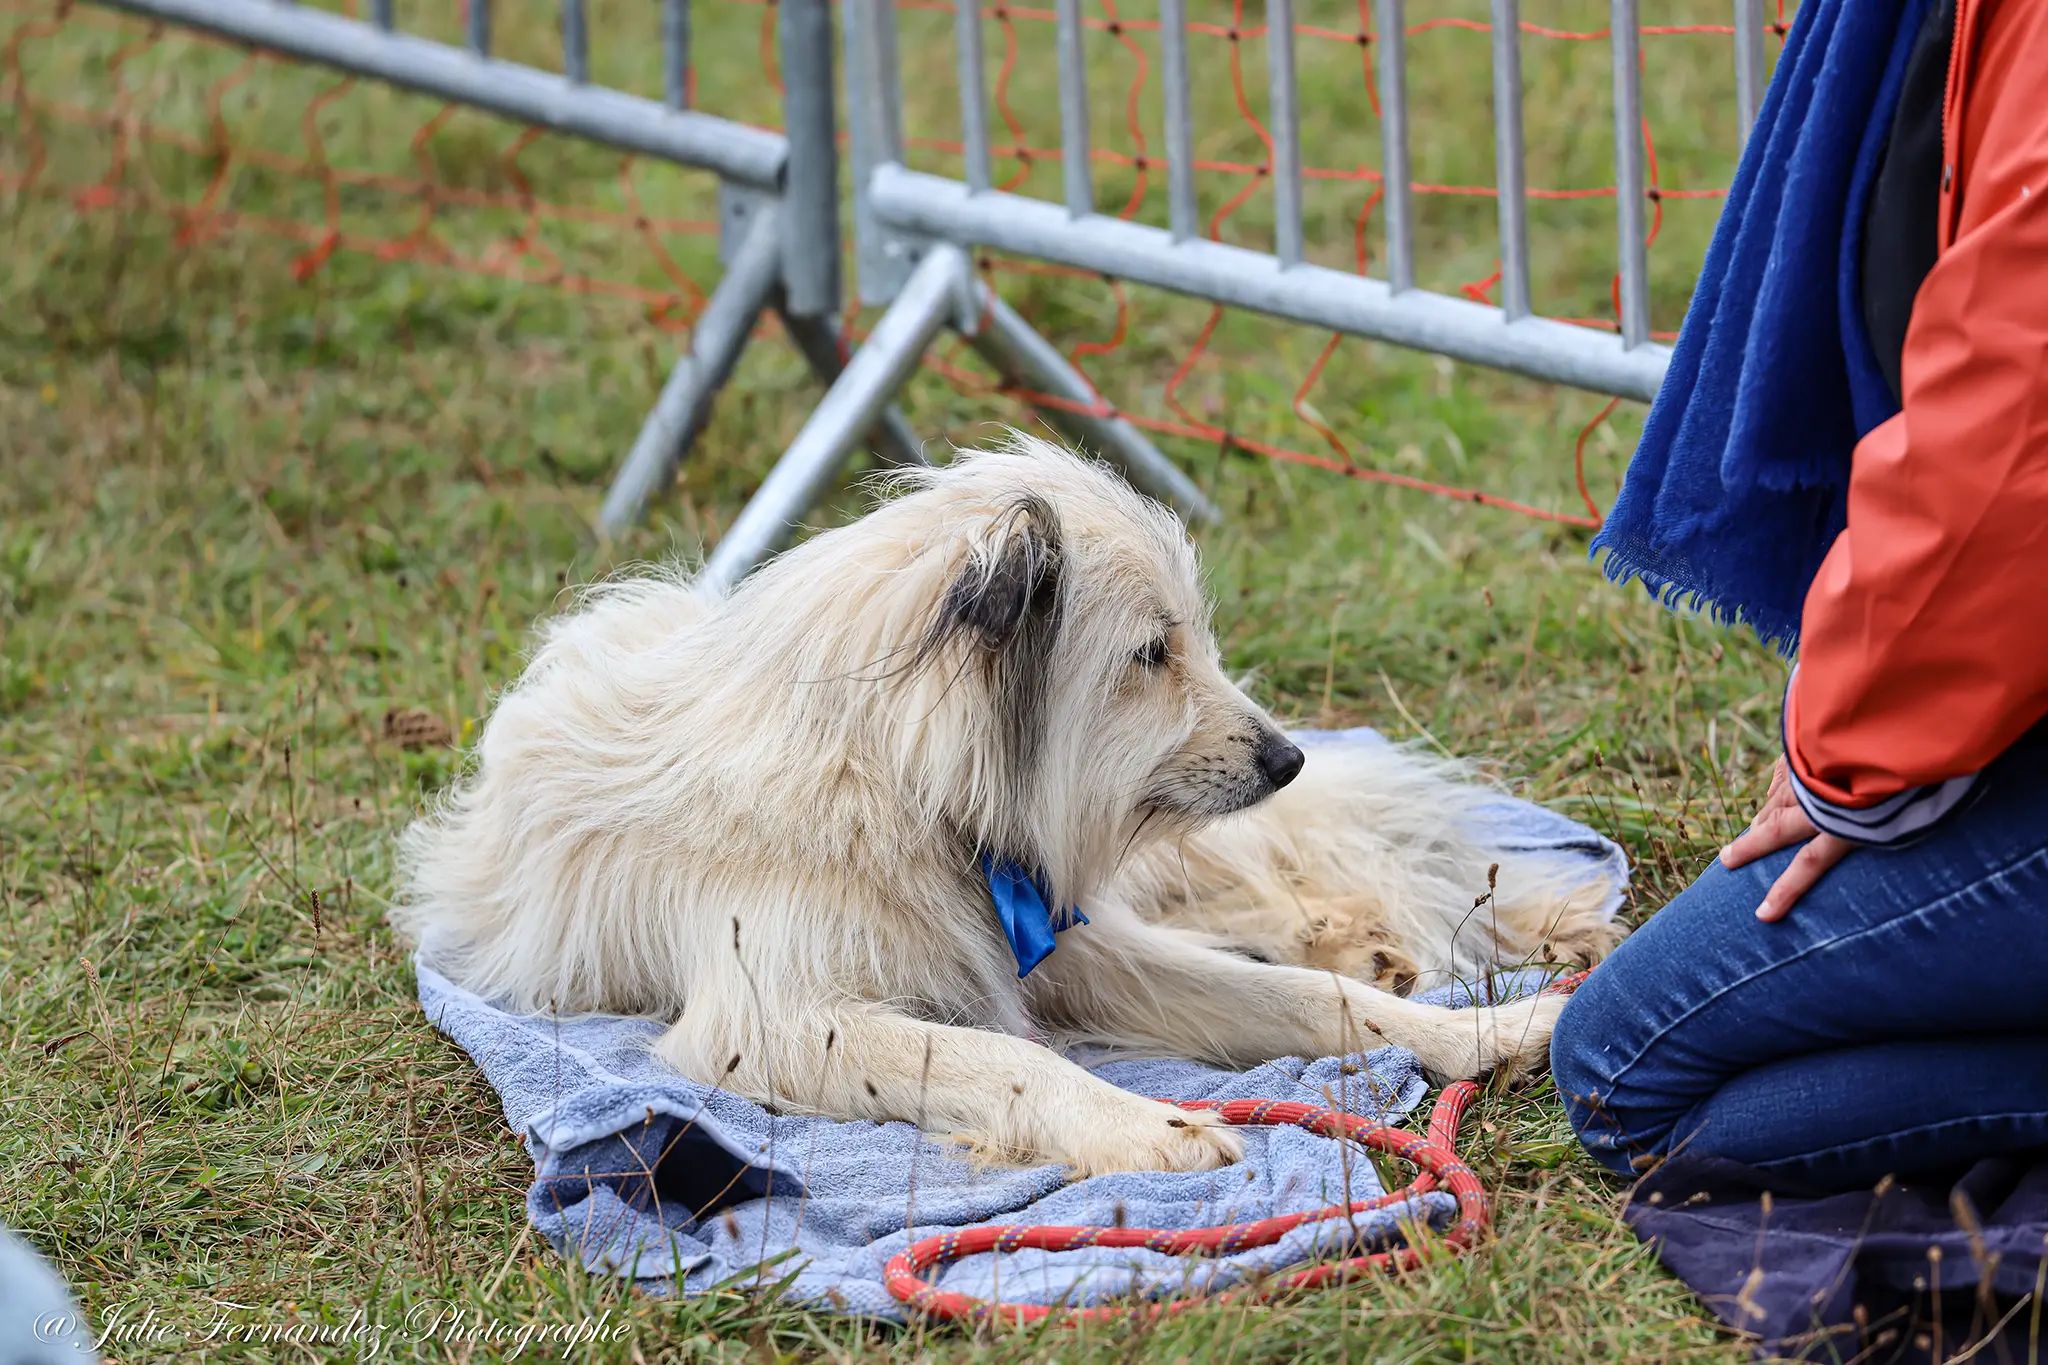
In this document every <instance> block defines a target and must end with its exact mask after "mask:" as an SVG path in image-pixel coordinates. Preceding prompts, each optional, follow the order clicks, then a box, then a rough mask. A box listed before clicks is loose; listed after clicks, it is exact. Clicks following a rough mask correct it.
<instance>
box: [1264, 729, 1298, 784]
mask: <svg viewBox="0 0 2048 1365" xmlns="http://www.w3.org/2000/svg"><path fill="white" fill-rule="evenodd" d="M1307 761H1308V757H1307V755H1305V754H1303V753H1302V752H1301V750H1299V749H1297V748H1295V747H1294V746H1293V745H1292V744H1289V743H1288V742H1287V740H1286V739H1285V737H1283V736H1281V735H1268V736H1266V738H1265V739H1263V740H1261V741H1260V742H1259V771H1260V772H1262V773H1264V774H1265V775H1266V780H1267V781H1268V782H1270V783H1272V784H1273V790H1274V791H1279V790H1280V789H1281V788H1282V787H1284V786H1286V785H1287V784H1288V783H1289V782H1292V781H1293V780H1294V779H1295V778H1297V777H1299V776H1300V775H1301V765H1302V764H1304V763H1306V762H1307Z"/></svg>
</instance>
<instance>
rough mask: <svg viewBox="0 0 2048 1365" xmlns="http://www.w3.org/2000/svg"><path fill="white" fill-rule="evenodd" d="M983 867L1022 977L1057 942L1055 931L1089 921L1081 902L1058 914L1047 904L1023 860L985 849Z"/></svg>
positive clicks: (1019, 975) (1029, 972)
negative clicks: (1082, 909) (997, 854)
mask: <svg viewBox="0 0 2048 1365" xmlns="http://www.w3.org/2000/svg"><path fill="white" fill-rule="evenodd" d="M981 870H982V874H983V875H984V876H986V877H987V878H988V893H989V895H990V896H992V897H993V898H994V899H995V903H996V918H997V919H1000V920H1001V921H1002V922H1003V936H1004V937H1006V938H1008V939H1009V940H1010V951H1011V952H1012V953H1015V954H1016V956H1017V977H1018V979H1019V980H1022V979H1023V978H1025V977H1027V976H1029V975H1031V969H1032V968H1033V967H1036V966H1037V965H1038V964H1039V963H1041V962H1043V961H1045V959H1046V957H1047V956H1048V955H1050V954H1051V952H1052V950H1053V949H1054V948H1055V947H1057V946H1058V945H1057V943H1055V941H1054V939H1053V935H1055V934H1057V933H1059V932H1060V931H1061V930H1062V929H1071V928H1073V927H1074V926H1075V925H1076V924H1086V923H1087V922H1088V917H1087V916H1086V915H1084V914H1082V913H1081V911H1080V907H1078V906H1071V905H1070V906H1068V907H1067V908H1066V909H1064V910H1062V911H1061V912H1060V913H1059V914H1058V915H1057V916H1055V915H1054V914H1053V913H1052V911H1051V910H1050V909H1048V908H1047V905H1046V902H1047V900H1048V899H1049V898H1048V896H1047V895H1046V890H1045V887H1044V886H1043V885H1042V884H1040V882H1039V880H1038V878H1037V877H1035V876H1033V875H1032V874H1031V873H1029V872H1027V871H1025V870H1024V867H1023V864H1021V863H1018V862H1016V861H1014V860H1012V859H1009V858H1002V859H998V858H997V857H996V856H995V855H994V854H992V853H984V854H982V855H981Z"/></svg>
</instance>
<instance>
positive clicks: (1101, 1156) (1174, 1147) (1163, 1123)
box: [1057, 1095, 1244, 1180]
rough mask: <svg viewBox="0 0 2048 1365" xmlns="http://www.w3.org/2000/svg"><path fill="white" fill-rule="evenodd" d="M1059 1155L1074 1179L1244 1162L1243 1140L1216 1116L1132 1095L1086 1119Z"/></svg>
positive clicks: (1186, 1169)
mask: <svg viewBox="0 0 2048 1365" xmlns="http://www.w3.org/2000/svg"><path fill="white" fill-rule="evenodd" d="M1064 1145H1065V1147H1066V1150H1065V1151H1063V1152H1060V1153H1058V1154H1057V1155H1058V1156H1059V1158H1060V1159H1061V1160H1062V1161H1065V1162H1066V1163H1067V1164H1068V1165H1070V1166H1072V1167H1073V1168H1074V1178H1075V1179H1076V1180H1083V1179H1086V1178H1087V1177H1089V1176H1091V1175H1104V1174H1106V1173H1108V1172H1110V1171H1209V1170H1214V1169H1215V1168H1216V1167H1218V1166H1228V1165H1230V1164H1232V1163H1233V1162H1237V1161H1242V1160H1243V1159H1244V1139H1243V1138H1242V1137H1240V1136H1238V1134H1237V1133H1236V1132H1235V1131H1233V1130H1232V1129H1231V1128H1230V1126H1229V1125H1228V1124H1226V1123H1224V1121H1223V1119H1222V1118H1221V1117H1220V1116H1219V1115H1217V1114H1214V1113H1210V1112H1207V1111H1204V1110H1199V1109H1178V1108H1175V1107H1174V1106H1173V1105H1170V1104H1161V1103H1160V1102H1159V1101H1157V1100H1147V1099H1140V1098H1138V1097H1137V1096H1135V1095H1134V1096H1132V1097H1131V1102H1130V1103H1129V1104H1127V1105H1119V1106H1117V1107H1116V1109H1115V1110H1113V1111H1109V1112H1103V1111H1097V1112H1096V1113H1095V1114H1093V1115H1090V1116H1086V1117H1083V1118H1081V1119H1080V1120H1079V1121H1078V1122H1077V1123H1076V1126H1075V1129H1074V1131H1073V1132H1072V1133H1071V1134H1070V1135H1069V1137H1068V1141H1067V1142H1066V1143H1065V1144H1064Z"/></svg>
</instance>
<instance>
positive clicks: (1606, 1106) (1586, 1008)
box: [1550, 966, 1649, 1175]
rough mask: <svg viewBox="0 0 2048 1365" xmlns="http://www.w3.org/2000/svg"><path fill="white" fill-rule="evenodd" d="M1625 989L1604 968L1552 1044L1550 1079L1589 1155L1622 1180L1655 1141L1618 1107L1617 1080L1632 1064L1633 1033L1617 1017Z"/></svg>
mask: <svg viewBox="0 0 2048 1365" xmlns="http://www.w3.org/2000/svg"><path fill="white" fill-rule="evenodd" d="M1620 985H1621V983H1620V981H1619V974H1618V973H1615V972H1611V971H1609V970H1608V968H1607V967H1605V966H1603V967H1602V968H1601V969H1600V970H1598V971H1595V972H1594V973H1593V974H1592V976H1590V977H1588V978H1587V979H1586V981H1585V983H1584V984H1582V985H1581V986H1580V987H1579V989H1578V990H1577V992H1575V993H1574V994H1573V996H1572V998H1571V999H1570V1000H1569V1001H1568V1002H1567V1003H1566V1004H1565V1008H1564V1013H1563V1014H1562V1015H1560V1016H1559V1018H1558V1021H1557V1028H1556V1029H1555V1031H1553V1032H1552V1034H1551V1038H1550V1077H1551V1083H1552V1084H1553V1085H1554V1086H1556V1088H1557V1093H1558V1095H1559V1097H1560V1098H1562V1099H1563V1101H1564V1107H1565V1115H1566V1117H1568V1118H1569V1119H1570V1120H1571V1125H1572V1131H1573V1132H1575V1133H1577V1134H1578V1136H1579V1142H1580V1144H1581V1145H1582V1146H1584V1147H1585V1149H1586V1151H1587V1153H1588V1154H1589V1155H1591V1156H1592V1157H1593V1158H1594V1160H1596V1161H1598V1162H1600V1164H1601V1165H1603V1166H1605V1167H1607V1168H1608V1169H1609V1170H1611V1171H1614V1172H1615V1173H1616V1174H1619V1175H1633V1174H1638V1173H1639V1171H1638V1166H1639V1165H1640V1158H1641V1155H1642V1153H1643V1152H1644V1151H1646V1150H1647V1143H1648V1140H1649V1135H1648V1134H1645V1133H1639V1132H1635V1131H1632V1127H1631V1125H1629V1124H1627V1123H1626V1122H1625V1120H1624V1115H1623V1114H1622V1113H1621V1112H1620V1111H1619V1109H1618V1107H1617V1105H1616V1103H1615V1100H1616V1089H1617V1084H1616V1081H1617V1077H1618V1075H1619V1073H1620V1072H1621V1070H1622V1069H1623V1068H1624V1067H1625V1066H1627V1065H1628V1063H1629V1061H1630V1058H1629V1057H1628V1055H1627V1049H1626V1044H1625V1043H1623V1042H1622V1041H1621V1040H1622V1039H1624V1038H1626V1037H1627V1036H1628V1032H1629V1031H1628V1030H1627V1029H1626V1028H1624V1027H1621V1024H1622V1022H1623V1021H1622V1020H1621V1019H1619V1018H1618V1017H1617V1016H1616V1013H1615V1012H1616V1011H1617V1010H1620V1009H1623V1008H1625V1007H1626V1004H1627V992H1626V991H1625V990H1622V989H1617V988H1618V987H1619V986H1620Z"/></svg>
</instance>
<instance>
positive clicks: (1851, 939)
mask: <svg viewBox="0 0 2048 1365" xmlns="http://www.w3.org/2000/svg"><path fill="white" fill-rule="evenodd" d="M2044 736H2048V726H2037V727H2036V728H2035V730H2034V732H2033V733H2031V734H2029V735H2028V736H2027V737H2026V738H2024V739H2022V740H2021V741H2020V742H2019V743H2018V744H2016V745H2014V746H2013V748H2012V749H2011V750H2009V751H2007V753H2006V754H2005V755H2003V756H2002V757H2001V758H1999V760H1998V761H1997V762H1996V763H1994V764H1993V765H1992V766H1991V767H1990V768H1989V769H1987V770H1986V772H1985V774H1984V776H1983V777H1982V778H1981V779H1980V789H1981V790H1980V792H1979V794H1977V796H1976V797H1975V800H1974V802H1973V804H1971V805H1970V806H1969V807H1968V808H1967V809H1963V810H1959V811H1957V812H1956V813H1954V814H1953V815H1951V816H1950V817H1949V818H1948V820H1947V821H1945V822H1944V823H1943V824H1941V825H1940V826H1937V827H1936V828H1935V829H1934V830H1932V831H1931V832H1930V833H1928V834H1927V835H1926V836H1925V837H1924V838H1923V839H1921V840H1920V841H1919V842H1918V843H1915V844H1912V845H1910V846H1907V847H1904V848H1895V849H1867V848H1866V849H1858V850H1856V851H1855V852H1853V853H1851V854H1850V855H1849V856H1848V857H1847V858H1846V859H1844V860H1843V861H1842V862H1841V863H1840V864H1838V865H1837V866H1836V867H1835V868H1834V869H1833V870H1832V871H1830V872H1829V873H1828V874H1827V875H1826V876H1825V877H1824V878H1823V879H1822V880H1821V882H1820V883H1819V885H1817V886H1816V887H1814V889H1813V890H1811V891H1809V892H1807V894H1806V896H1805V897H1804V898H1803V899H1802V900H1800V901H1799V903H1798V904H1797V905H1795V906H1794V907H1793V909H1792V913H1791V915H1790V916H1789V917H1788V918H1786V919H1784V920H1782V921H1780V922H1779V923H1776V924H1764V923H1762V922H1760V921H1759V920H1758V919H1757V918H1756V915H1755V911H1756V907H1757V904H1758V902H1760V901H1761V900H1762V899H1763V895H1764V892H1765V890H1766V889H1768V888H1769V886H1770V884H1771V882H1772V881H1773V880H1774V879H1775V878H1776V877H1777V875H1778V873H1779V872H1780V871H1781V870H1783V868H1784V867H1785V865H1786V864H1787V863H1788V862H1790V861H1791V859H1792V855H1793V852H1794V850H1793V849H1789V848H1788V849H1785V850H1783V851H1781V852H1779V853H1777V854H1774V855H1772V856H1771V857H1769V858H1765V859H1762V860H1760V861H1758V862H1755V863H1752V864H1750V865H1749V866H1748V867H1745V868H1743V869H1742V870H1740V871H1738V872H1730V871H1729V870H1728V869H1727V868H1725V867H1722V866H1721V865H1720V864H1719V863H1718V862H1716V863H1714V864H1713V865H1712V866H1710V867H1709V868H1708V869H1707V871H1706V872H1705V873H1704V874H1703V875H1702V876H1701V877H1700V879H1699V880H1698V881H1696V882H1694V883H1693V884H1692V885H1691V886H1690V887H1688V888H1687V889H1686V890H1685V891H1684V892H1682V893H1681V894H1680V895H1679V896H1678V897H1677V898H1676V899H1674V900H1673V901H1672V902H1671V903H1670V904H1669V905H1667V906H1665V907H1664V908H1663V909H1662V910H1660V911H1658V912H1657V913H1656V914H1655V915H1653V916H1652V917H1651V918H1650V919H1649V921H1648V922H1647V923H1645V924H1644V925H1643V927H1642V928H1640V929H1638V930H1637V931H1636V932H1635V933H1634V934H1633V935H1631V936H1630V937H1629V938H1628V939H1627V940H1626V941H1624V942H1623V943H1622V945H1621V946H1620V947H1619V948H1618V949H1616V950H1615V952H1614V954H1613V955H1612V956H1611V957H1609V958H1608V959H1607V961H1605V962H1603V963H1602V964H1601V965H1600V966H1599V967H1598V968H1596V969H1595V970H1594V972H1593V974H1592V976H1590V977H1589V978H1588V979H1587V980H1586V982H1585V984H1584V985H1582V986H1581V987H1580V988H1579V990H1578V992H1577V994H1576V995H1574V996H1573V997H1572V999H1571V1001H1570V1003H1569V1004H1568V1005H1567V1006H1566V1007H1565V1011H1564V1016H1563V1018H1562V1019H1561V1020H1560V1021H1559V1023H1558V1027H1557V1033H1556V1037H1555V1039H1554V1041H1553V1042H1552V1045H1551V1070H1552V1075H1553V1076H1554V1078H1555V1080H1556V1084H1557V1088H1558V1091H1559V1092H1560V1093H1561V1094H1562V1095H1563V1096H1564V1097H1565V1103H1566V1108H1567V1110H1568V1112H1569V1113H1570V1115H1571V1121H1572V1127H1573V1128H1574V1129H1576V1130H1577V1131H1578V1134H1579V1138H1580V1140H1581V1141H1582V1142H1583V1143H1584V1144H1585V1145H1586V1148H1587V1150H1588V1151H1590V1152H1591V1153H1592V1154H1593V1155H1594V1156H1595V1157H1596V1158H1597V1159H1599V1161H1600V1162H1601V1163H1602V1164H1604V1165H1606V1166H1607V1167H1609V1168H1610V1169H1612V1170H1614V1171H1616V1172H1618V1173H1620V1174H1624V1175H1628V1174H1635V1173H1640V1172H1642V1171H1643V1170H1645V1169H1647V1168H1648V1167H1649V1166H1651V1165H1653V1164H1655V1163H1656V1162H1657V1161H1658V1160H1659V1159H1660V1158H1662V1157H1664V1156H1667V1155H1669V1154H1671V1153H1672V1152H1674V1151H1677V1150H1680V1149H1683V1150H1685V1151H1687V1152H1691V1153H1698V1154H1702V1155H1708V1156H1716V1157H1722V1158H1726V1159H1728V1160H1732V1161H1739V1162H1741V1163H1743V1164H1745V1165H1748V1166H1752V1167H1755V1168H1757V1169H1759V1170H1761V1171H1764V1172H1766V1173H1769V1174H1771V1175H1773V1176H1782V1177H1784V1179H1785V1183H1786V1185H1787V1186H1788V1187H1804V1189H1806V1190H1810V1191H1821V1190H1850V1189H1856V1188H1863V1187H1867V1186H1869V1185H1870V1184H1872V1183H1874V1182H1875V1181H1877V1180H1878V1179H1880V1178H1882V1177H1883V1176H1884V1175H1886V1174H1895V1175H1898V1176H1901V1177H1907V1176H1927V1175H1934V1174H1939V1173H1943V1172H1946V1171H1950V1170H1954V1169H1959V1168H1961V1167H1965V1166H1968V1165H1969V1164H1970V1163H1971V1162H1973V1161H1976V1160H1978V1159H1979V1158H1982V1157H1988V1156H2002V1155H2011V1154H2015V1153H2019V1152H2025V1151H2030V1150H2035V1149H2039V1150H2043V1151H2048V737H2044Z"/></svg>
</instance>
